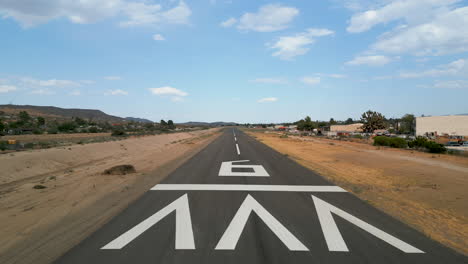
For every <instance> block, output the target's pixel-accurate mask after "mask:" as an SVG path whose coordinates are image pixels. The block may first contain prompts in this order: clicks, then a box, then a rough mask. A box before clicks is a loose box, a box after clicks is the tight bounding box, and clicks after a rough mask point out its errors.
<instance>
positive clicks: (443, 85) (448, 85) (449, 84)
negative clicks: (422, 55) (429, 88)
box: [434, 80, 468, 89]
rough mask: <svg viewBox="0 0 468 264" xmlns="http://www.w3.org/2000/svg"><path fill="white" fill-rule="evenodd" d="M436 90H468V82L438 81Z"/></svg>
mask: <svg viewBox="0 0 468 264" xmlns="http://www.w3.org/2000/svg"><path fill="white" fill-rule="evenodd" d="M434 88H440V89H468V80H450V81H437V82H436V83H435V84H434Z"/></svg>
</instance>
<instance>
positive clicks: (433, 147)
mask: <svg viewBox="0 0 468 264" xmlns="http://www.w3.org/2000/svg"><path fill="white" fill-rule="evenodd" d="M425 148H427V150H428V151H429V152H430V153H445V152H446V151H447V148H446V147H445V146H444V145H442V144H439V143H436V142H434V141H428V142H427V143H426V145H425Z"/></svg>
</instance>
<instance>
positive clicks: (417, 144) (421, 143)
mask: <svg viewBox="0 0 468 264" xmlns="http://www.w3.org/2000/svg"><path fill="white" fill-rule="evenodd" d="M428 142H429V141H427V139H426V138H424V137H417V138H416V139H415V140H413V141H410V142H408V146H409V147H410V148H424V147H426V144H427V143H428Z"/></svg>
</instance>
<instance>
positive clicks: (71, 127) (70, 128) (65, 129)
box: [57, 122, 77, 132]
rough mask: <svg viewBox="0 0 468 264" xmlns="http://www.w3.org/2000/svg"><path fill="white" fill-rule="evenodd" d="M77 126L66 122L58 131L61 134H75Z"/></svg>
mask: <svg viewBox="0 0 468 264" xmlns="http://www.w3.org/2000/svg"><path fill="white" fill-rule="evenodd" d="M76 127H77V126H76V124H75V123H74V122H65V123H62V124H60V125H59V126H58V127H57V129H58V130H59V131H60V132H73V131H74V130H75V129H76Z"/></svg>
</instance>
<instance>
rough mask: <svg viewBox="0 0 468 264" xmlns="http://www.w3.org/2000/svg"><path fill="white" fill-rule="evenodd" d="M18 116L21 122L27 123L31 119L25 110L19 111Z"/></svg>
mask: <svg viewBox="0 0 468 264" xmlns="http://www.w3.org/2000/svg"><path fill="white" fill-rule="evenodd" d="M18 116H19V119H20V121H21V122H22V123H23V124H25V123H28V122H29V121H30V120H31V116H30V115H29V114H28V112H26V111H21V112H19V115H18Z"/></svg>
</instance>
